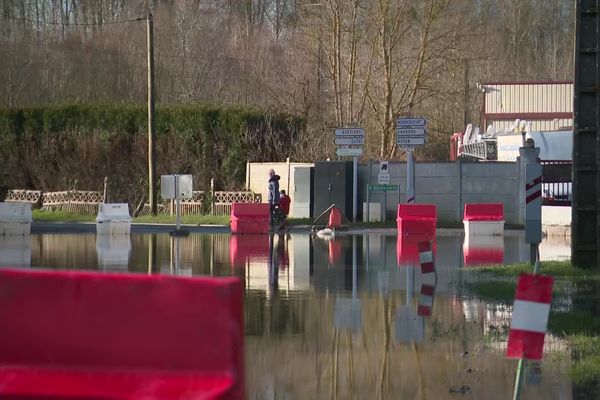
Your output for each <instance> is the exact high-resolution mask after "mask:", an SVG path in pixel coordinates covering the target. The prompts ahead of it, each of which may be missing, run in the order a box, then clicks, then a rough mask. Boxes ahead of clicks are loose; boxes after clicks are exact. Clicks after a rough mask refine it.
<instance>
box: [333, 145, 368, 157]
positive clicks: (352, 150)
mask: <svg viewBox="0 0 600 400" xmlns="http://www.w3.org/2000/svg"><path fill="white" fill-rule="evenodd" d="M335 153H336V154H337V155H338V156H340V157H360V156H362V155H363V149H362V147H339V148H338V149H337V150H336V152H335Z"/></svg>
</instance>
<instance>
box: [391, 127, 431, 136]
mask: <svg viewBox="0 0 600 400" xmlns="http://www.w3.org/2000/svg"><path fill="white" fill-rule="evenodd" d="M426 134H427V131H426V130H425V128H402V127H398V128H396V136H425V135H426Z"/></svg>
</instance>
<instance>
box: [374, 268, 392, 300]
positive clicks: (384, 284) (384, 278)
mask: <svg viewBox="0 0 600 400" xmlns="http://www.w3.org/2000/svg"><path fill="white" fill-rule="evenodd" d="M389 282H390V273H389V272H388V271H379V272H378V273H377V286H378V287H379V293H381V295H382V296H383V297H387V296H388V293H389V292H390V289H389V288H390V284H389Z"/></svg>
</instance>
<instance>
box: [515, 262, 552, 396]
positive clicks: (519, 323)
mask: <svg viewBox="0 0 600 400" xmlns="http://www.w3.org/2000/svg"><path fill="white" fill-rule="evenodd" d="M553 285H554V278H553V277H551V276H545V275H536V274H520V275H519V281H518V283H517V290H516V293H515V302H514V306H513V313H512V320H511V324H510V332H509V335H508V347H507V350H506V356H507V357H509V358H518V359H519V365H518V367H517V377H516V381H515V391H514V396H513V399H519V397H520V390H521V381H522V376H523V360H525V359H527V360H541V359H542V356H543V349H544V338H545V335H546V327H547V325H548V315H549V314H550V304H551V302H552V287H553Z"/></svg>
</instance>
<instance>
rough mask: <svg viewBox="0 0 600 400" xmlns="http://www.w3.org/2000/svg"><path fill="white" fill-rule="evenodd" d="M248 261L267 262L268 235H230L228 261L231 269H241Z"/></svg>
mask: <svg viewBox="0 0 600 400" xmlns="http://www.w3.org/2000/svg"><path fill="white" fill-rule="evenodd" d="M250 259H253V260H257V261H264V262H267V260H268V259H269V235H244V236H239V235H231V237H230V238H229V261H230V262H231V266H233V267H243V266H244V265H246V262H247V261H249V260H250Z"/></svg>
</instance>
